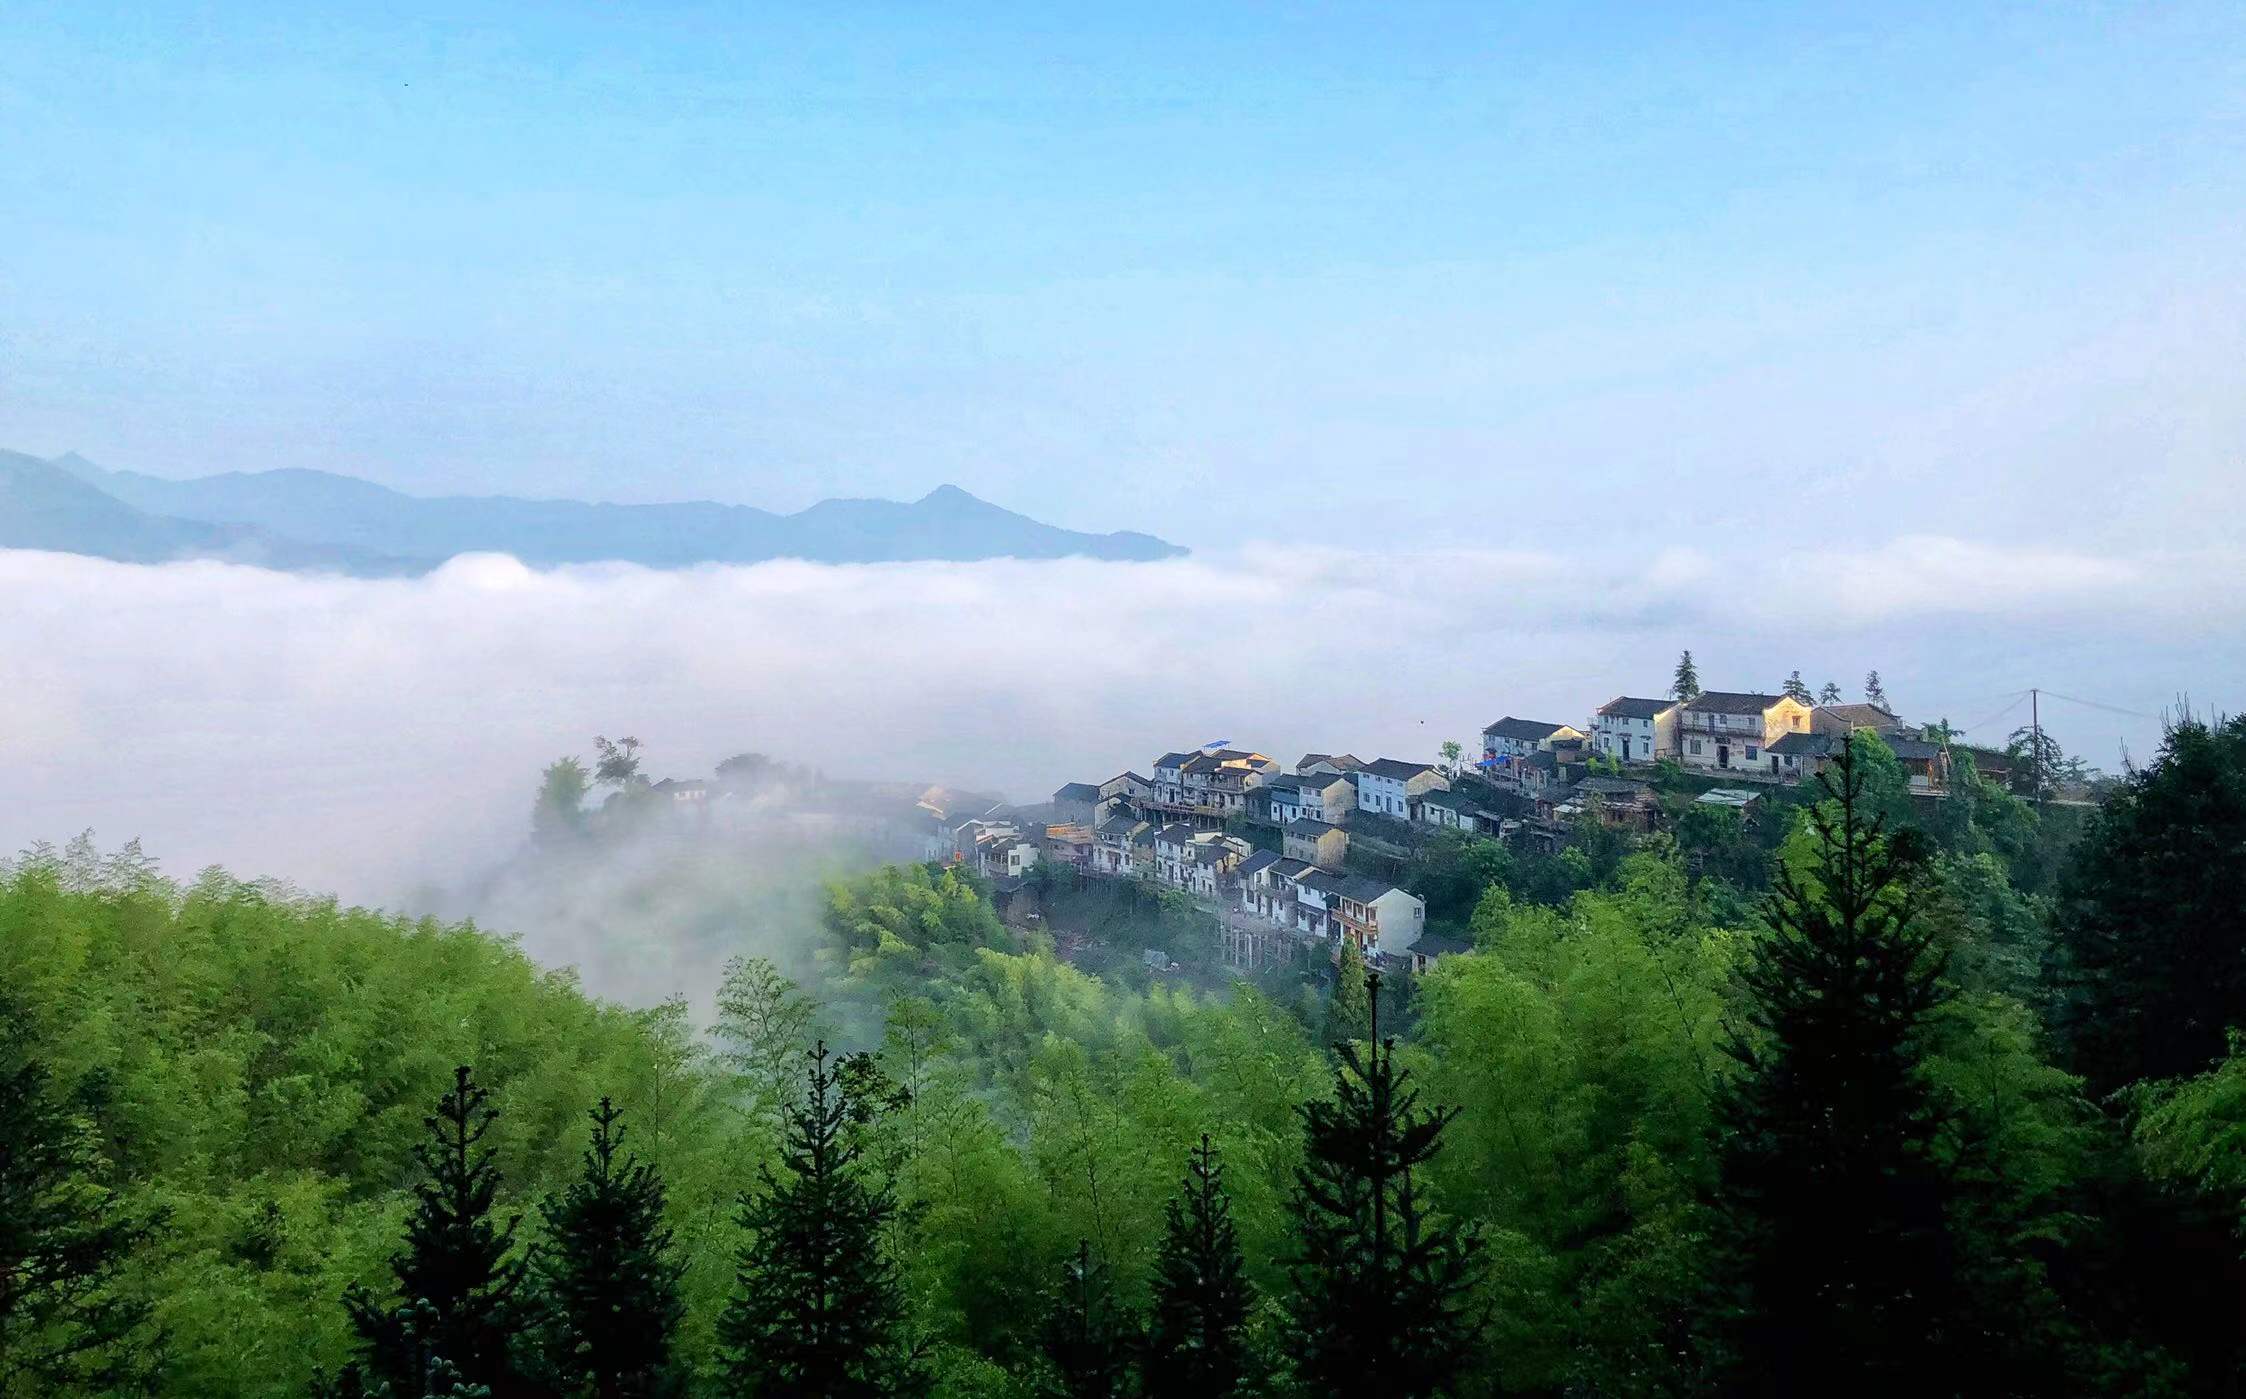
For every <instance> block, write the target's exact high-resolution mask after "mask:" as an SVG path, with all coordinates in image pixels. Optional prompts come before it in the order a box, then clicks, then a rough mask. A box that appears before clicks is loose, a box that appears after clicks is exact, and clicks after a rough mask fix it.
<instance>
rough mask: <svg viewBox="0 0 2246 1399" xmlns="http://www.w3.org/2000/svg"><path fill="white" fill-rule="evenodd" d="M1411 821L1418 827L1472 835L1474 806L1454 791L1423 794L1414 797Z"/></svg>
mask: <svg viewBox="0 0 2246 1399" xmlns="http://www.w3.org/2000/svg"><path fill="white" fill-rule="evenodd" d="M1411 819H1412V821H1413V823H1414V824H1416V825H1421V826H1434V827H1436V828H1437V829H1439V830H1446V831H1466V832H1469V833H1471V832H1472V831H1473V829H1474V815H1473V807H1472V804H1471V803H1469V802H1468V801H1467V800H1466V798H1464V797H1462V796H1460V795H1459V794H1458V793H1456V792H1452V791H1433V792H1421V793H1420V794H1419V795H1418V796H1416V797H1413V798H1412V799H1411Z"/></svg>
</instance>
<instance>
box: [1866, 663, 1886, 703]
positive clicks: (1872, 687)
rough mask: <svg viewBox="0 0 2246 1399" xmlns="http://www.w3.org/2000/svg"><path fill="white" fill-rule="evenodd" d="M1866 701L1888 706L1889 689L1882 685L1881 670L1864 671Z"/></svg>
mask: <svg viewBox="0 0 2246 1399" xmlns="http://www.w3.org/2000/svg"><path fill="white" fill-rule="evenodd" d="M1864 703H1866V704H1876V705H1878V706H1879V707H1880V708H1882V709H1885V708H1887V691H1886V690H1884V689H1882V688H1881V687H1880V683H1879V672H1878V671H1876V670H1869V671H1866V672H1864Z"/></svg>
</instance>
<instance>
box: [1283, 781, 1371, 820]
mask: <svg viewBox="0 0 2246 1399" xmlns="http://www.w3.org/2000/svg"><path fill="white" fill-rule="evenodd" d="M1294 781H1295V796H1296V801H1297V803H1298V804H1299V806H1300V807H1301V812H1300V814H1301V816H1302V819H1304V820H1305V821H1324V822H1325V823H1327V824H1328V825H1332V826H1339V825H1344V824H1346V823H1347V822H1348V820H1349V813H1351V812H1353V811H1355V810H1356V809H1357V770H1356V769H1354V768H1353V769H1351V770H1350V771H1348V772H1345V773H1343V772H1311V773H1303V774H1300V775H1298V776H1297V777H1296V778H1295V779H1294Z"/></svg>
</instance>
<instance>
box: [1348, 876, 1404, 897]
mask: <svg viewBox="0 0 2246 1399" xmlns="http://www.w3.org/2000/svg"><path fill="white" fill-rule="evenodd" d="M1395 889H1396V886H1395V885H1393V884H1391V883H1389V882H1388V881H1387V880H1385V879H1374V878H1372V877H1371V876H1370V875H1363V874H1353V875H1351V876H1349V877H1348V878H1347V879H1344V880H1343V881H1342V882H1341V896H1342V897H1343V898H1345V899H1354V900H1356V901H1357V902H1358V903H1361V904H1369V903H1371V902H1372V901H1373V900H1374V899H1377V898H1381V897H1383V896H1384V895H1387V894H1390V893H1393V892H1395Z"/></svg>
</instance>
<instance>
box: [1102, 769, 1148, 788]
mask: <svg viewBox="0 0 2246 1399" xmlns="http://www.w3.org/2000/svg"><path fill="white" fill-rule="evenodd" d="M1118 782H1136V783H1138V784H1139V785H1140V786H1141V787H1144V786H1145V785H1147V784H1146V779H1145V778H1143V777H1141V776H1139V775H1138V774H1137V773H1135V772H1130V771H1124V772H1119V773H1117V774H1115V776H1113V777H1111V778H1109V779H1108V780H1107V781H1105V782H1102V783H1101V784H1100V785H1101V786H1102V787H1108V786H1112V785H1114V784H1115V783H1118Z"/></svg>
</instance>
